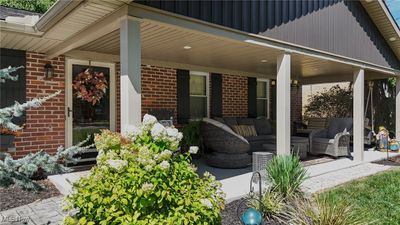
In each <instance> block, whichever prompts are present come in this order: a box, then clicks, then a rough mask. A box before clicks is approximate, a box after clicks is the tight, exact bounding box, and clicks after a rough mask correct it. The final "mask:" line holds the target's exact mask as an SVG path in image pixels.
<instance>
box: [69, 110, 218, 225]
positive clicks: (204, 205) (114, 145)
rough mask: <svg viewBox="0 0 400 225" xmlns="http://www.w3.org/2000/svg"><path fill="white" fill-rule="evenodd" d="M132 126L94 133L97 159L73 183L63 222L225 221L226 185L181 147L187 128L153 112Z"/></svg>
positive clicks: (175, 222) (187, 222)
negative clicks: (159, 118) (198, 170)
mask: <svg viewBox="0 0 400 225" xmlns="http://www.w3.org/2000/svg"><path fill="white" fill-rule="evenodd" d="M128 130H129V131H127V132H125V134H124V135H123V136H122V135H120V134H117V133H113V132H110V131H102V133H101V134H99V135H97V136H96V137H95V144H96V147H97V149H98V150H99V156H98V159H97V165H96V166H95V167H94V168H93V169H92V170H91V173H90V175H89V176H88V177H85V178H81V179H80V180H79V181H78V182H77V183H75V184H74V191H75V192H74V193H73V194H72V195H70V196H68V197H67V201H68V203H69V204H68V206H67V210H72V209H75V210H76V211H77V213H76V214H75V215H71V216H68V217H66V219H65V220H64V224H104V225H106V224H135V225H140V224H174V225H175V224H220V223H221V210H222V209H223V207H224V196H223V193H222V192H221V190H220V186H221V185H220V183H219V182H217V181H216V180H215V177H213V176H212V175H210V174H209V173H205V174H204V177H203V178H200V177H199V176H198V175H197V173H196V169H195V167H194V166H192V165H191V164H190V160H191V157H190V154H189V153H184V154H180V153H179V152H178V146H179V141H180V140H181V139H182V134H181V133H179V132H178V131H177V129H175V128H164V127H163V126H162V125H161V124H159V123H158V122H157V120H156V119H155V118H154V117H153V116H149V115H145V117H144V118H143V123H142V125H141V127H140V128H136V127H131V128H130V129H128ZM196 150H197V149H196V148H191V150H190V152H192V153H194V152H196Z"/></svg>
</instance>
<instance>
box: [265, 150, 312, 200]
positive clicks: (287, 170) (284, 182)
mask: <svg viewBox="0 0 400 225" xmlns="http://www.w3.org/2000/svg"><path fill="white" fill-rule="evenodd" d="M266 171H267V178H268V182H269V186H270V188H271V189H272V190H273V191H276V192H278V193H279V194H280V195H281V196H282V197H283V198H284V199H288V198H291V197H293V196H295V195H297V194H301V193H302V192H301V190H300V186H301V184H302V183H303V182H304V180H305V179H306V178H307V171H306V169H305V168H304V167H303V166H302V165H301V163H300V159H299V157H298V156H292V155H282V156H281V155H278V156H276V157H274V158H273V159H272V160H271V161H269V163H268V165H267V168H266Z"/></svg>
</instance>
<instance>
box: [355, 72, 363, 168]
mask: <svg viewBox="0 0 400 225" xmlns="http://www.w3.org/2000/svg"><path fill="white" fill-rule="evenodd" d="M353 75H354V88H353V152H354V160H356V161H363V160H364V69H356V70H355V71H354V74H353Z"/></svg>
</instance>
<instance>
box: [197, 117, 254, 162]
mask: <svg viewBox="0 0 400 225" xmlns="http://www.w3.org/2000/svg"><path fill="white" fill-rule="evenodd" d="M200 131H201V136H202V139H203V143H204V146H205V147H206V149H207V153H206V154H205V158H206V162H207V164H209V165H210V166H214V167H220V168H243V167H247V166H249V165H251V155H249V151H250V144H249V142H248V141H247V140H246V139H244V138H243V137H242V136H240V135H238V134H236V133H235V132H234V131H233V130H232V129H231V128H229V127H228V126H227V125H225V124H223V123H221V122H218V121H216V120H212V119H208V118H204V119H203V120H202V122H201V125H200Z"/></svg>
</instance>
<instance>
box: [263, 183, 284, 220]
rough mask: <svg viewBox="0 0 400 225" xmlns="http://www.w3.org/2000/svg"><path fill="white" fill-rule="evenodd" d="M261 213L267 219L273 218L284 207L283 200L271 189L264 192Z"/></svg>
mask: <svg viewBox="0 0 400 225" xmlns="http://www.w3.org/2000/svg"><path fill="white" fill-rule="evenodd" d="M262 203H263V206H264V208H263V210H262V211H263V213H264V215H265V216H266V217H268V218H274V217H275V216H276V215H278V214H280V213H281V211H282V209H283V208H284V207H285V199H284V198H283V196H282V195H281V194H280V193H279V192H276V191H274V190H273V189H271V188H268V189H266V190H265V192H264V195H263V199H262Z"/></svg>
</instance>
